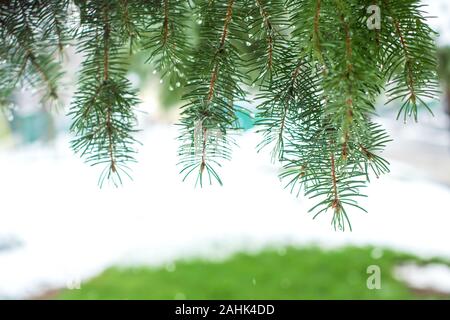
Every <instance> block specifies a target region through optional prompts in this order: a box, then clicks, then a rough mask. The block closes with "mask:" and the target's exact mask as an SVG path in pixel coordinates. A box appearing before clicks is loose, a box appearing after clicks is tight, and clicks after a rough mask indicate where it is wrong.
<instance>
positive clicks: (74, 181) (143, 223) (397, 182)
mask: <svg viewBox="0 0 450 320" xmlns="http://www.w3.org/2000/svg"><path fill="white" fill-rule="evenodd" d="M176 136H177V131H176V128H174V127H170V126H162V125H159V126H154V127H153V128H152V129H150V130H147V131H144V133H142V137H141V141H142V142H144V146H143V147H142V148H141V152H140V153H139V156H138V161H139V162H138V164H136V165H134V166H133V177H134V181H126V182H125V185H124V186H123V187H120V188H117V189H116V188H113V187H108V186H106V187H104V188H103V189H99V188H98V187H97V185H96V182H97V178H98V174H99V171H98V170H100V168H91V167H89V166H87V165H85V164H83V163H82V161H81V160H80V159H78V157H77V156H74V155H73V154H72V152H71V151H70V149H69V146H68V138H67V137H65V138H61V139H60V140H58V142H57V143H56V144H55V146H54V147H42V146H37V145H36V146H31V147H26V148H22V149H15V150H13V151H8V152H4V151H3V152H2V153H1V157H0V180H1V183H0V194H1V195H2V201H1V207H0V221H1V223H0V236H9V237H11V236H13V237H16V238H17V240H18V241H20V242H21V243H22V246H21V247H16V248H15V249H12V250H9V251H6V250H3V251H0V297H25V296H30V295H34V294H37V293H39V292H41V291H42V290H44V289H48V288H52V287H61V286H66V285H68V286H71V285H73V283H74V282H75V283H76V281H79V280H80V279H85V278H86V277H90V276H93V275H95V274H96V273H98V272H101V271H102V270H103V269H104V268H106V267H108V266H110V265H111V264H114V263H121V264H136V263H139V264H141V263H145V264H162V263H169V262H170V261H172V260H173V259H175V258H180V257H190V256H207V257H209V258H221V257H224V256H226V255H227V254H229V253H231V252H234V251H236V250H257V249H258V248H262V247H264V246H267V245H272V246H277V245H285V244H311V243H314V244H319V245H323V246H326V247H333V246H339V245H344V244H357V245H364V244H372V245H379V246H388V247H391V248H394V249H400V250H405V251H409V252H413V253H416V254H419V255H421V256H426V257H430V256H434V255H438V256H442V257H447V258H449V257H450V247H449V246H448V244H449V240H450V234H449V232H448V228H449V225H450V215H449V209H448V208H449V204H450V189H449V188H448V187H445V186H443V185H440V184H435V183H433V182H431V181H427V180H425V179H424V178H422V176H421V175H420V174H418V172H417V170H416V169H415V168H411V167H406V166H403V165H401V164H400V163H393V164H392V170H393V173H392V174H390V175H388V176H385V177H382V178H381V179H379V180H376V181H374V182H373V183H372V184H371V185H370V187H369V188H368V194H369V198H368V199H367V201H366V207H367V208H368V209H369V214H364V213H361V212H351V220H352V224H353V227H354V231H353V232H352V233H349V232H347V233H340V232H334V231H333V229H332V227H331V225H330V221H331V215H330V214H328V215H323V216H321V217H319V218H318V219H317V220H316V221H313V220H312V216H311V215H310V214H308V213H307V209H308V208H309V207H310V206H311V203H308V202H307V201H305V200H304V199H296V198H295V197H293V196H292V195H290V194H289V192H287V191H286V190H283V188H282V184H281V183H280V181H279V180H278V178H277V168H276V167H275V166H272V165H271V164H270V161H269V159H268V156H267V155H266V154H262V155H261V154H259V155H258V154H257V153H256V152H255V148H254V147H255V145H256V144H257V142H258V141H259V137H258V136H257V135H256V134H254V133H251V132H250V133H246V134H244V135H243V136H241V137H240V138H239V139H238V142H239V145H240V147H239V148H238V149H237V150H236V151H235V153H234V158H233V161H232V162H230V163H228V164H227V165H226V166H225V168H224V169H223V170H222V178H223V180H224V183H225V186H224V187H218V186H213V187H207V188H203V189H199V188H194V187H193V181H190V182H187V183H182V182H181V178H180V176H179V175H178V169H179V168H177V167H176V162H177V157H176V149H177V143H176V142H175V137H176Z"/></svg>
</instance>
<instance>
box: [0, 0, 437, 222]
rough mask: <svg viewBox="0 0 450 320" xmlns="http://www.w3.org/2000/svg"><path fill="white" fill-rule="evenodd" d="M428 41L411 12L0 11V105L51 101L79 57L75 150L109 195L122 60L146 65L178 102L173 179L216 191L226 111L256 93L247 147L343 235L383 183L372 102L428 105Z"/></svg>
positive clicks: (129, 143) (211, 4)
mask: <svg viewBox="0 0 450 320" xmlns="http://www.w3.org/2000/svg"><path fill="white" fill-rule="evenodd" d="M371 8H372V9H373V8H375V9H376V10H375V11H377V12H378V13H379V15H378V16H376V17H375V18H376V19H378V21H372V19H373V16H371V14H372V13H374V12H375V11H373V12H372V11H371V10H372V9H371ZM372 22H375V23H377V24H378V26H379V27H377V28H371V27H370V23H372ZM434 37H435V33H434V32H433V30H431V29H430V27H429V26H428V25H427V23H426V13H425V12H424V11H423V6H422V5H421V4H420V2H419V1H417V0H401V1H400V0H395V1H394V0H270V1H269V0H220V1H218V0H190V1H188V0H93V1H85V0H74V1H73V2H72V1H68V0H65V1H64V0H63V1H61V0H52V1H26V0H13V1H1V2H0V41H1V45H0V60H1V68H0V103H1V104H2V105H7V104H9V103H10V101H11V94H12V92H13V91H14V89H15V88H16V87H17V86H26V87H33V88H35V90H38V91H39V92H41V94H40V96H41V97H42V104H43V105H48V104H49V103H52V102H55V101H58V97H59V92H58V90H59V89H58V81H59V80H60V78H61V75H62V70H61V66H60V56H61V53H62V52H63V51H64V48H65V46H66V45H68V44H75V45H77V47H78V50H79V51H80V52H82V53H83V54H84V57H85V59H84V62H83V64H82V70H81V72H80V76H79V81H78V91H77V93H76V95H75V97H74V99H73V103H72V106H71V108H70V112H69V115H70V116H71V117H72V118H73V123H72V127H71V130H72V132H73V133H74V134H75V139H74V140H73V142H72V145H73V149H74V150H75V151H76V152H77V153H79V154H81V155H82V156H83V157H84V158H85V159H86V160H87V161H88V162H90V163H92V164H94V165H99V164H101V165H103V167H104V169H103V172H102V174H101V176H100V182H101V183H103V181H104V180H105V179H108V180H111V181H113V182H114V183H120V182H121V176H122V175H123V174H126V175H128V174H129V173H128V171H129V170H128V164H129V163H130V162H133V161H134V158H133V154H134V153H135V143H136V141H135V138H134V133H135V131H136V118H135V114H134V108H135V106H136V105H137V104H138V99H137V95H136V92H135V91H134V90H132V89H131V85H130V83H129V81H128V80H127V77H126V73H127V65H126V61H127V59H126V58H127V56H129V55H130V54H133V53H134V52H136V51H144V52H147V54H148V61H149V62H151V63H153V64H154V65H155V67H156V69H157V70H158V71H159V73H160V75H161V76H162V77H163V78H165V79H167V80H166V81H169V82H170V85H171V86H172V87H177V88H179V87H180V88H181V87H182V88H183V90H184V92H185V94H184V96H183V99H184V101H185V104H184V106H183V109H182V110H183V111H182V116H181V121H180V125H181V135H180V138H179V139H180V142H181V143H180V144H181V146H180V150H179V155H180V165H181V166H182V168H181V173H182V175H183V177H184V178H186V177H188V176H190V175H195V176H196V181H197V182H198V183H199V184H203V182H204V180H208V181H210V182H211V181H212V180H217V181H218V182H219V183H220V184H221V183H222V182H221V179H220V177H219V174H218V172H217V169H218V168H219V167H220V166H221V163H222V161H223V160H228V159H230V157H231V147H232V145H233V143H234V140H233V138H232V137H233V132H235V131H236V130H239V126H238V124H237V123H238V122H237V116H236V112H237V107H236V105H237V104H239V103H240V102H242V101H245V99H246V97H248V92H247V91H248V90H250V88H252V87H256V88H255V90H256V89H259V90H258V95H257V101H258V102H259V107H258V115H257V119H258V121H257V124H258V126H259V131H260V132H261V134H262V137H263V140H262V142H261V143H260V145H259V146H258V147H259V148H264V147H271V148H272V156H273V160H274V161H277V162H279V163H281V165H282V167H283V169H282V173H281V178H283V179H284V180H285V181H286V185H287V187H289V188H290V189H291V190H292V191H293V192H295V193H297V194H300V192H302V193H304V195H306V196H308V197H310V198H314V199H316V201H317V202H316V203H317V204H316V205H315V206H314V207H313V208H312V209H311V211H312V212H314V214H315V215H319V214H321V213H324V212H327V211H328V210H331V211H332V213H333V214H332V224H333V225H334V227H335V228H338V229H345V228H346V227H347V226H349V227H350V228H351V226H350V221H349V218H348V216H347V209H348V208H349V207H357V208H359V209H362V210H364V209H363V208H362V207H360V206H359V204H358V199H359V198H360V197H363V196H364V194H363V192H362V188H364V187H365V186H366V185H367V183H368V181H369V177H370V176H376V177H378V176H379V175H381V174H383V173H386V172H388V162H387V161H386V160H385V159H383V158H382V157H381V155H380V154H381V153H382V151H383V149H384V147H385V145H386V143H387V142H388V141H389V137H388V135H387V134H386V132H385V131H384V130H383V129H382V128H381V127H380V125H378V124H376V123H375V122H374V120H373V118H374V116H375V100H376V99H377V97H378V96H379V95H380V94H381V93H383V92H385V94H386V95H387V97H388V99H389V102H393V101H395V102H398V103H399V104H400V108H399V113H398V117H402V118H403V119H404V120H405V121H406V119H407V118H409V117H412V118H413V119H415V120H417V114H418V110H419V109H420V108H428V106H427V103H426V101H428V100H429V99H434V98H436V97H437V96H438V94H439V84H438V82H437V78H436V62H435V43H434ZM240 111H241V112H242V110H240Z"/></svg>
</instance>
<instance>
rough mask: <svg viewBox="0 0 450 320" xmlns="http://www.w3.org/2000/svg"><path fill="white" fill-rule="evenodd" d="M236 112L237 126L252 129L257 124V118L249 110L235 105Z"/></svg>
mask: <svg viewBox="0 0 450 320" xmlns="http://www.w3.org/2000/svg"><path fill="white" fill-rule="evenodd" d="M234 109H235V113H236V117H237V121H236V122H237V126H238V127H239V128H240V129H243V130H250V129H251V128H253V127H254V126H255V118H254V117H253V116H252V115H251V114H250V113H249V111H247V110H245V109H243V108H241V107H239V106H235V107H234Z"/></svg>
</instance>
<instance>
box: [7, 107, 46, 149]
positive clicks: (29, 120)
mask: <svg viewBox="0 0 450 320" xmlns="http://www.w3.org/2000/svg"><path fill="white" fill-rule="evenodd" d="M11 130H12V132H13V133H14V134H16V135H18V136H19V137H20V139H21V141H22V143H24V144H28V143H33V142H35V141H38V140H43V141H49V140H51V139H52V138H53V137H54V127H53V121H52V116H51V114H49V113H48V112H46V111H44V110H39V111H37V112H33V113H30V114H27V115H21V114H17V113H16V114H14V118H13V120H12V121H11Z"/></svg>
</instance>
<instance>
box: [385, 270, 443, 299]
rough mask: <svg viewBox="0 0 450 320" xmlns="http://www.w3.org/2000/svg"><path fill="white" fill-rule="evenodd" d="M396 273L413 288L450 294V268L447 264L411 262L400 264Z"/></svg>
mask: <svg viewBox="0 0 450 320" xmlns="http://www.w3.org/2000/svg"><path fill="white" fill-rule="evenodd" d="M394 274H395V276H396V277H397V278H398V279H399V280H402V281H405V282H406V283H408V285H409V286H410V287H412V288H415V289H420V290H430V289H431V290H432V291H435V292H436V291H437V292H440V293H444V294H450V268H449V267H447V266H446V265H442V264H437V263H434V264H429V265H426V266H418V265H415V264H412V263H411V264H406V265H402V266H398V267H397V268H396V270H395V272H394Z"/></svg>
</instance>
